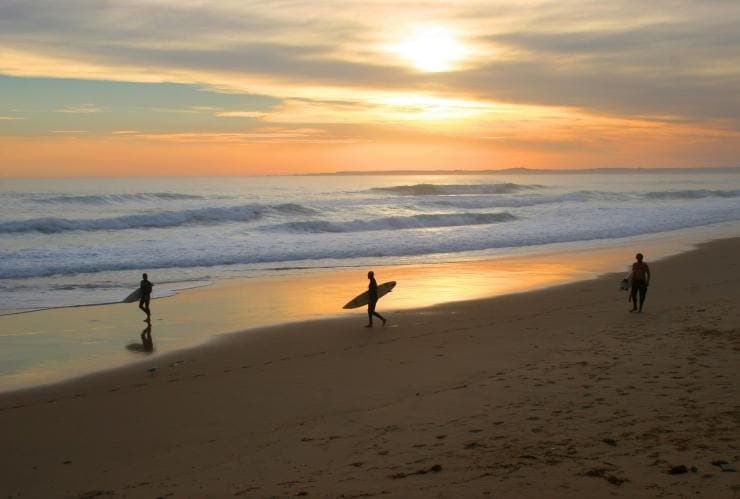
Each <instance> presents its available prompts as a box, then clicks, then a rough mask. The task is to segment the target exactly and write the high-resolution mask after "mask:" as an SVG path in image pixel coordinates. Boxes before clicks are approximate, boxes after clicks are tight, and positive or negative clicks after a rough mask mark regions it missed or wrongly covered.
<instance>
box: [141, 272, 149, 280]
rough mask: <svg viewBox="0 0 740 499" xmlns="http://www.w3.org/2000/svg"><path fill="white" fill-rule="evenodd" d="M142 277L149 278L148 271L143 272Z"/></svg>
mask: <svg viewBox="0 0 740 499" xmlns="http://www.w3.org/2000/svg"><path fill="white" fill-rule="evenodd" d="M141 277H143V278H144V279H149V276H148V275H146V272H144V273H143V274H141Z"/></svg>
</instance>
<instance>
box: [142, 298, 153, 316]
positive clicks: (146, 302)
mask: <svg viewBox="0 0 740 499" xmlns="http://www.w3.org/2000/svg"><path fill="white" fill-rule="evenodd" d="M139 308H140V309H141V310H143V311H144V313H145V314H146V320H149V319H150V318H151V312H150V311H149V299H148V298H142V299H141V300H140V301H139Z"/></svg>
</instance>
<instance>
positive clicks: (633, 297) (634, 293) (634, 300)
mask: <svg viewBox="0 0 740 499" xmlns="http://www.w3.org/2000/svg"><path fill="white" fill-rule="evenodd" d="M638 289H639V286H638V284H637V283H636V282H633V283H632V288H631V289H630V301H631V302H632V310H630V312H634V311H635V310H637V291H638Z"/></svg>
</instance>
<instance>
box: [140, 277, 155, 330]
mask: <svg viewBox="0 0 740 499" xmlns="http://www.w3.org/2000/svg"><path fill="white" fill-rule="evenodd" d="M141 277H142V279H141V283H140V289H141V298H139V308H140V309H142V310H143V311H144V313H146V319H145V321H146V322H150V321H151V317H152V313H151V310H149V301H150V300H151V298H152V286H154V284H152V283H151V282H150V281H149V277H148V276H147V275H146V274H142V276H141Z"/></svg>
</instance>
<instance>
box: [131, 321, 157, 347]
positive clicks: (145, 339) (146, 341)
mask: <svg viewBox="0 0 740 499" xmlns="http://www.w3.org/2000/svg"><path fill="white" fill-rule="evenodd" d="M126 349H127V350H131V351H132V352H143V353H152V352H153V351H154V340H153V339H152V324H151V322H150V323H148V324H147V325H146V327H145V328H144V330H143V331H142V332H141V343H129V344H128V345H126Z"/></svg>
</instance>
